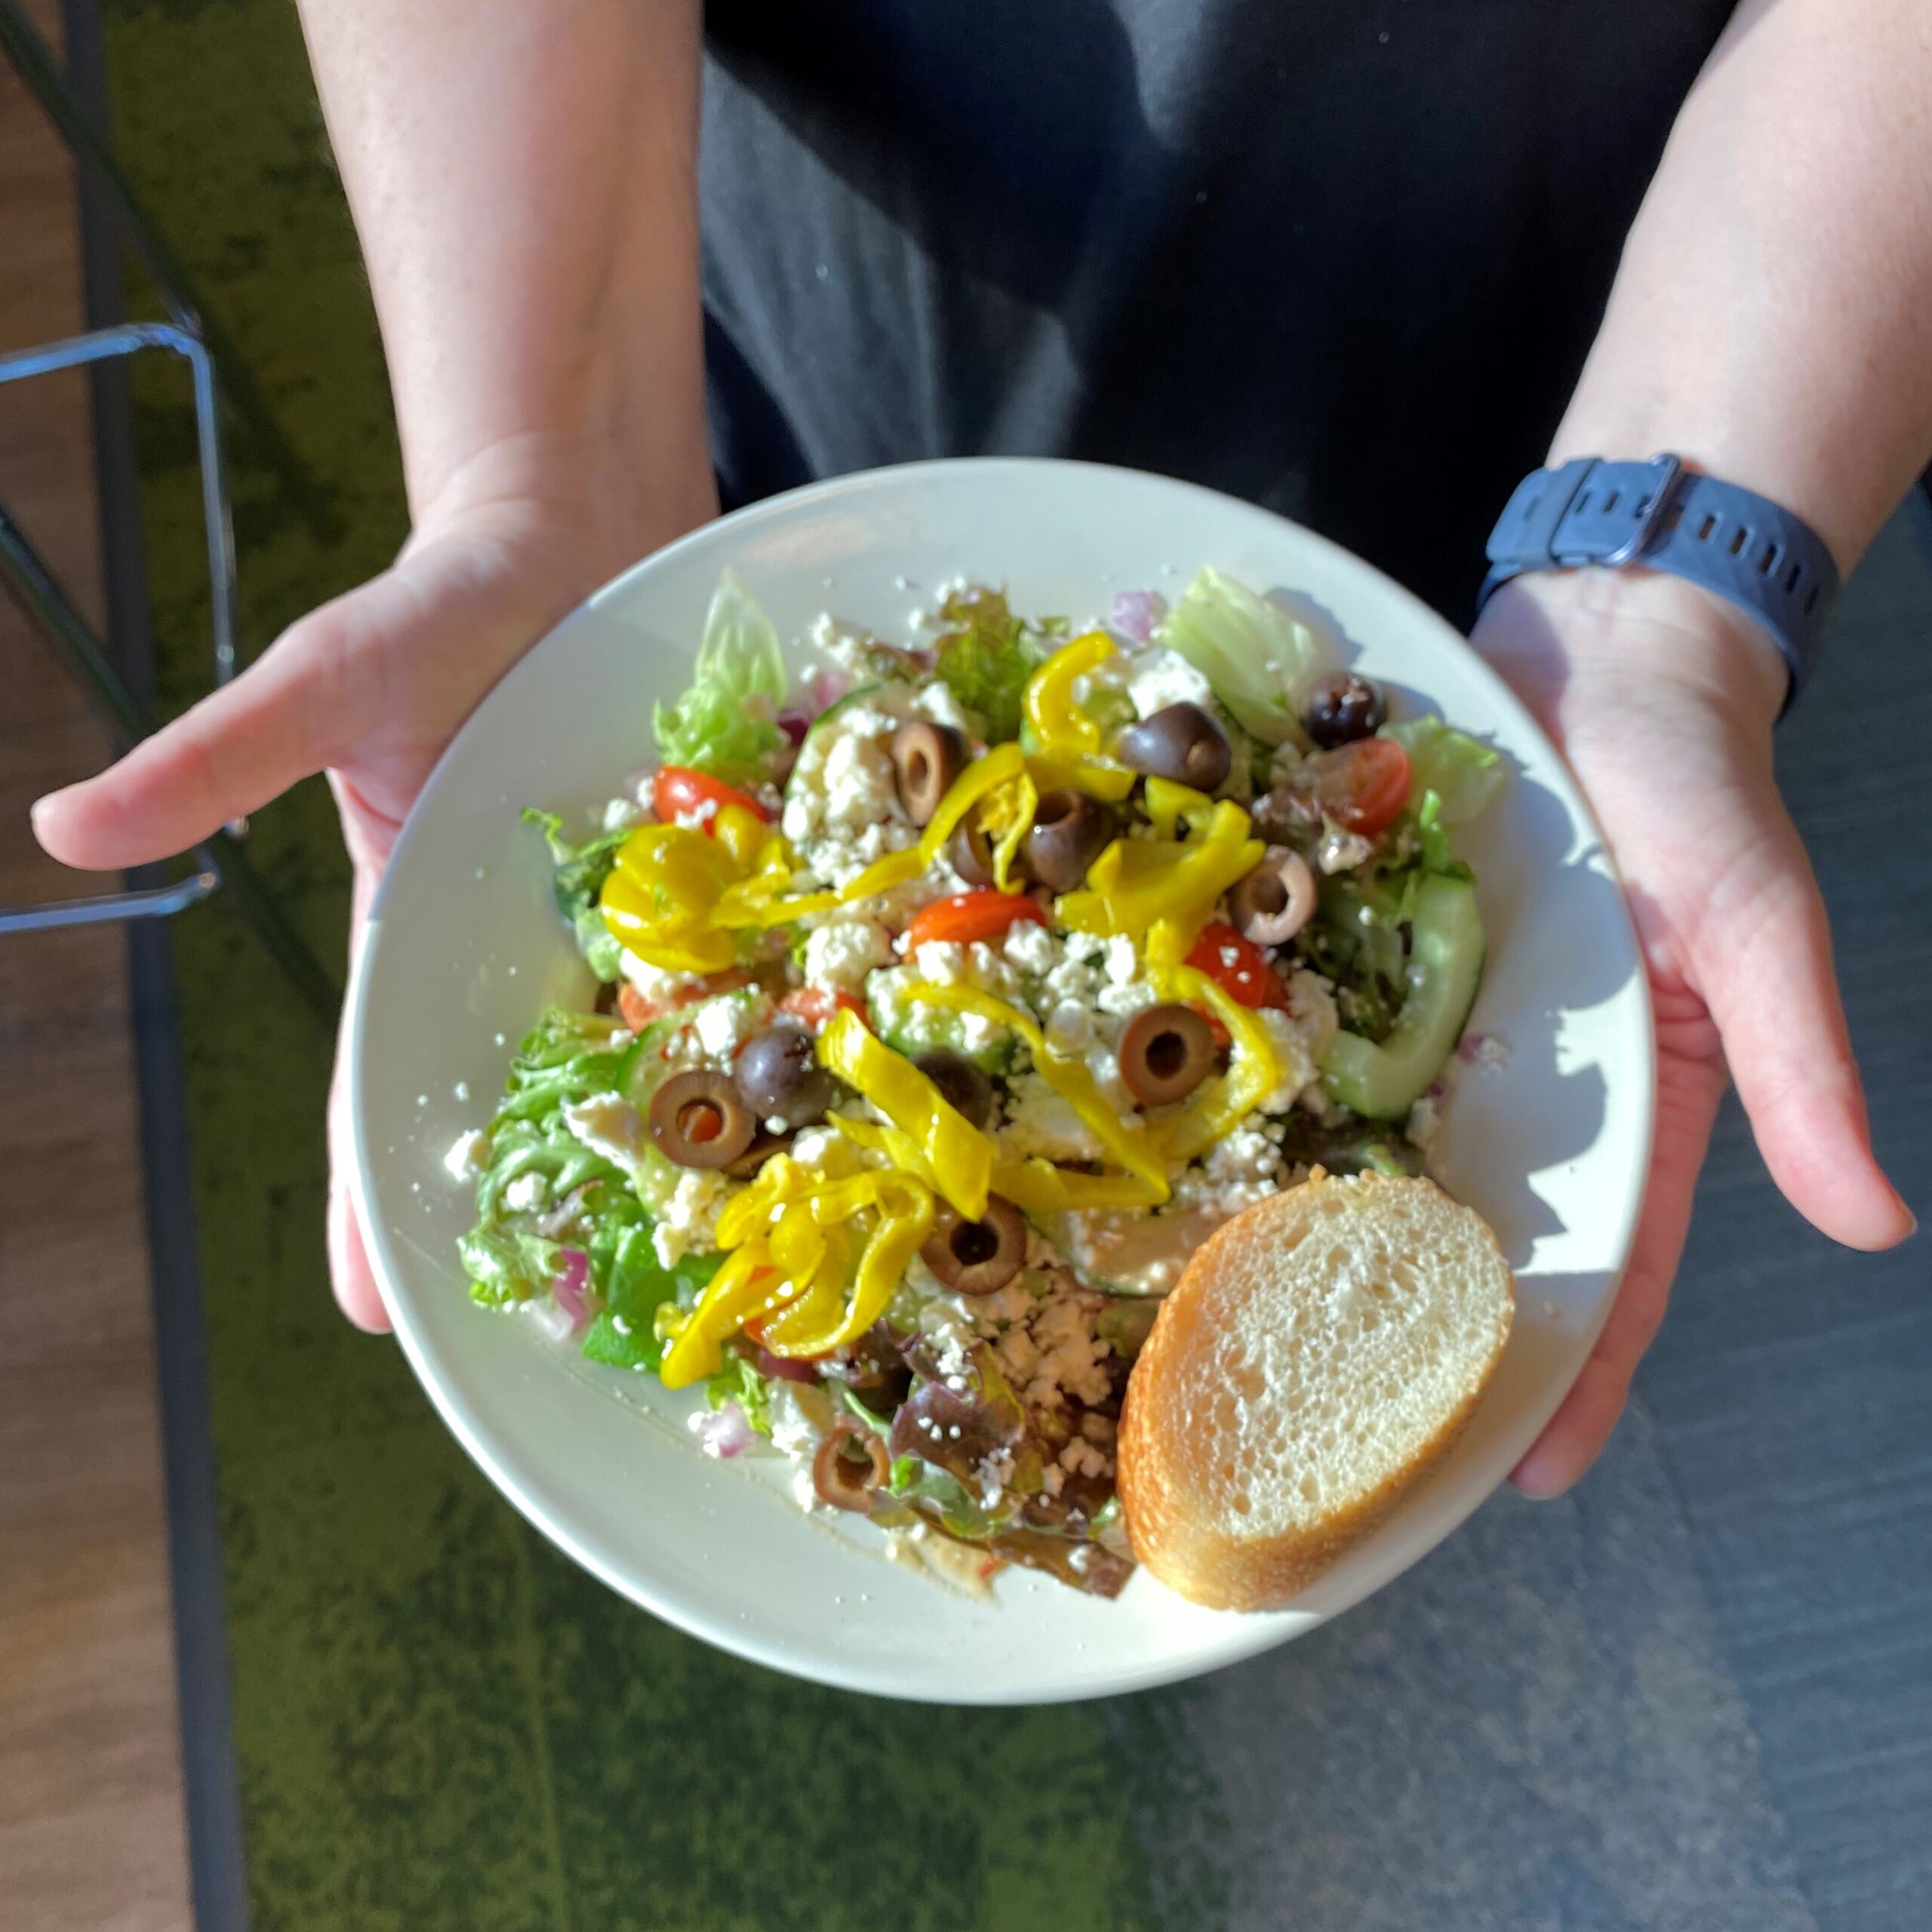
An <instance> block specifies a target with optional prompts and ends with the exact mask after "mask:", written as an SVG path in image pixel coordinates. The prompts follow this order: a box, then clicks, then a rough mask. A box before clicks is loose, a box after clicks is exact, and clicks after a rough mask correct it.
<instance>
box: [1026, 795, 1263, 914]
mask: <svg viewBox="0 0 1932 1932" xmlns="http://www.w3.org/2000/svg"><path fill="white" fill-rule="evenodd" d="M1178 789H1186V788H1185V787H1182V788H1178ZM1195 796H1196V797H1198V796H1199V794H1198V792H1197V793H1195ZM1249 829H1250V828H1249V824H1248V817H1247V813H1245V812H1244V811H1242V810H1241V808H1240V806H1238V805H1237V804H1233V803H1232V802H1231V801H1229V800H1227V799H1225V798H1224V799H1223V800H1222V801H1220V803H1219V804H1217V805H1215V806H1214V808H1212V810H1211V811H1208V812H1207V814H1205V816H1204V824H1203V828H1202V830H1201V834H1200V835H1199V836H1198V837H1197V838H1190V839H1187V840H1186V841H1177V840H1174V839H1166V838H1152V839H1150V838H1116V839H1115V841H1113V843H1112V844H1111V845H1109V847H1108V848H1106V851H1103V853H1102V854H1100V857H1098V858H1097V859H1096V860H1094V863H1093V864H1092V866H1090V867H1089V868H1088V873H1087V886H1086V889H1085V890H1084V891H1081V892H1068V893H1063V894H1061V896H1060V898H1059V899H1057V900H1055V902H1054V917H1055V918H1057V920H1058V921H1059V922H1060V924H1062V925H1063V926H1067V927H1069V928H1072V930H1073V931H1075V932H1087V933H1104V934H1116V933H1125V934H1129V935H1131V937H1134V938H1136V939H1138V938H1140V937H1141V936H1142V935H1143V934H1145V933H1146V931H1147V930H1148V928H1149V927H1151V926H1152V925H1153V924H1154V923H1155V921H1156V920H1160V919H1167V920H1170V921H1173V922H1174V924H1176V925H1177V926H1182V927H1185V926H1186V925H1188V924H1189V923H1190V922H1191V923H1192V926H1193V928H1194V930H1195V931H1197V932H1198V931H1199V929H1200V927H1201V924H1202V923H1203V922H1204V921H1205V920H1206V919H1207V917H1208V915H1209V914H1210V913H1211V912H1213V910H1214V902H1215V901H1216V900H1217V899H1219V898H1220V896H1221V894H1223V893H1224V892H1225V891H1227V889H1228V888H1229V887H1230V886H1231V885H1232V884H1235V882H1236V881H1238V880H1240V879H1242V878H1246V877H1247V875H1248V874H1249V873H1250V872H1252V871H1253V870H1254V868H1255V867H1256V866H1258V865H1259V864H1260V863H1261V860H1262V857H1263V854H1265V852H1266V849H1267V848H1266V847H1265V846H1264V845H1263V844H1262V842H1261V841H1260V839H1258V838H1251V837H1250V836H1249V835H1248V834H1249Z"/></svg>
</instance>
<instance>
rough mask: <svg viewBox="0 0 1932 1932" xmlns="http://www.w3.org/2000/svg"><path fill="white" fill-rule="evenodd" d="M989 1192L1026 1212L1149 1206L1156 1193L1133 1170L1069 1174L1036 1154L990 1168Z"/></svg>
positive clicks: (1061, 1211)
mask: <svg viewBox="0 0 1932 1932" xmlns="http://www.w3.org/2000/svg"><path fill="white" fill-rule="evenodd" d="M993 1192H995V1194H999V1195H1004V1196H1005V1197H1006V1198H1007V1199H1008V1200H1009V1201H1011V1202H1012V1203H1013V1204H1014V1206H1015V1207H1017V1208H1019V1209H1020V1211H1021V1212H1022V1213H1023V1214H1035V1215H1038V1214H1060V1213H1063V1212H1066V1211H1073V1212H1078V1211H1080V1210H1081V1209H1083V1208H1089V1207H1152V1206H1154V1205H1155V1203H1156V1202H1157V1201H1158V1199H1159V1198H1160V1197H1159V1196H1158V1195H1157V1194H1156V1193H1155V1191H1154V1189H1153V1188H1152V1186H1150V1185H1149V1183H1147V1182H1146V1181H1145V1180H1142V1179H1141V1178H1140V1176H1139V1175H1137V1174H1069V1173H1068V1172H1067V1171H1066V1169H1065V1168H1057V1167H1055V1166H1054V1164H1053V1163H1052V1162H1051V1161H1045V1160H1042V1159H1041V1158H1040V1157H1039V1156H1038V1155H1037V1154H1036V1155H1032V1156H1031V1157H1030V1158H1028V1159H1026V1160H1024V1161H1001V1162H1000V1164H998V1166H997V1167H995V1168H994V1169H993Z"/></svg>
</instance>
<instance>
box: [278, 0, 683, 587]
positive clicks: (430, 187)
mask: <svg viewBox="0 0 1932 1932" xmlns="http://www.w3.org/2000/svg"><path fill="white" fill-rule="evenodd" d="M302 14H303V26H304V30H305V32H306V35H307V37H308V41H309V48H310V51H311V54H312V59H313V61H314V64H315V75H316V81H317V85H318V89H319V91H320V93H321V100H322V106H323V109H324V112H325V116H326V118H327V120H328V128H329V132H330V136H331V140H332V142H333V144H334V149H335V153H336V157H337V164H338V165H339V167H340V170H341V174H342V178H343V184H344V186H345V187H346V189H347V192H348V195H349V205H350V208H351V209H352V212H353V214H354V215H355V222H356V227H357V231H358V235H360V237H361V242H362V246H363V251H364V254H365V259H366V260H367V263H368V272H369V279H370V285H371V289H372V291H373V293H374V298H375V304H376V310H377V319H378V321H379V322H380V326H381V329H382V335H383V347H384V349H385V351H386V354H387V356H388V359H389V374H390V380H391V383H392V388H393V390H394V392H395V408H396V417H397V421H398V428H399V429H400V432H401V441H402V451H403V460H404V467H405V476H406V478H407V481H408V491H409V500H410V504H411V511H412V513H413V515H414V516H415V517H416V518H417V520H418V521H419V522H420V521H422V520H423V518H425V517H426V516H429V515H442V514H446V513H447V512H449V511H450V510H451V509H453V508H454V509H469V508H471V507H472V506H474V505H475V503H476V502H478V501H479V500H484V501H487V500H489V498H490V497H491V495H492V494H494V493H496V492H498V491H503V490H505V489H512V488H513V489H515V490H516V491H520V492H525V493H528V491H531V490H533V489H534V490H536V491H547V490H549V489H552V488H555V490H557V491H558V492H559V493H560V494H564V495H565V496H566V497H570V496H572V495H574V494H576V493H577V492H580V491H584V490H585V487H586V485H589V489H588V491H587V494H589V496H590V497H592V499H594V503H595V514H596V515H597V517H598V519H599V521H600V524H601V525H602V526H603V527H602V528H600V530H599V531H598V532H597V533H595V534H596V536H597V537H598V540H599V545H598V547H599V548H600V549H601V550H603V551H605V552H608V555H609V561H610V562H611V567H612V568H615V566H616V565H617V564H618V563H620V562H623V561H628V560H629V558H630V557H632V556H634V555H636V554H637V549H638V545H639V544H640V543H645V542H655V541H658V540H661V539H662V537H663V536H665V535H667V534H671V531H672V529H673V528H683V527H685V526H686V525H688V524H690V523H691V522H694V521H697V520H699V519H700V518H701V517H702V516H703V515H705V514H706V512H707V509H708V508H709V502H710V492H711V481H710V467H709V455H708V452H707V448H706V436H705V426H704V416H703V337H702V331H701V325H700V308H699V298H698V280H697V277H698V270H697V209H696V192H695V174H696V153H697V100H698V72H699V50H700V38H699V36H700V9H699V7H698V5H697V0H414V4H412V5H408V6H406V7H397V6H395V5H392V3H391V0H303V5H302Z"/></svg>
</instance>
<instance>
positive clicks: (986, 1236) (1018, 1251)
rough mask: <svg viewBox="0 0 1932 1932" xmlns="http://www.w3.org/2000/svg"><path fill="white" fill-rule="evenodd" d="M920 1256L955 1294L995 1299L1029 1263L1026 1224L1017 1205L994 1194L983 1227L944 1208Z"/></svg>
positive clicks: (977, 1222) (988, 1204)
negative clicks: (994, 1294)
mask: <svg viewBox="0 0 1932 1932" xmlns="http://www.w3.org/2000/svg"><path fill="white" fill-rule="evenodd" d="M919 1253H920V1255H921V1257H922V1258H923V1260H924V1262H925V1264H926V1266H928V1268H930V1269H931V1270H932V1271H933V1272H934V1274H935V1275H937V1276H938V1277H939V1278H940V1282H941V1284H943V1286H945V1287H949V1288H950V1289H952V1291H953V1292H954V1293H955V1294H962V1295H989V1294H992V1293H993V1292H994V1291H995V1290H996V1289H999V1288H1003V1287H1005V1286H1006V1284H1007V1283H1008V1282H1009V1281H1011V1280H1012V1279H1013V1278H1014V1275H1017V1274H1018V1273H1019V1272H1020V1268H1021V1266H1022V1265H1023V1263H1024V1262H1025V1261H1026V1221H1025V1220H1024V1219H1023V1217H1022V1216H1021V1214H1020V1210H1019V1209H1018V1208H1017V1207H1014V1204H1013V1203H1012V1202H1011V1201H1005V1200H1002V1199H1001V1198H1000V1196H999V1195H997V1194H989V1195H987V1197H986V1214H985V1215H984V1217H983V1218H982V1219H980V1220H977V1221H969V1220H967V1219H966V1218H965V1217H964V1215H962V1214H955V1212H954V1211H952V1209H951V1208H950V1207H946V1208H942V1209H941V1210H940V1214H939V1217H938V1220H937V1223H936V1225H935V1226H934V1229H933V1231H932V1232H931V1234H930V1235H928V1236H927V1237H926V1244H925V1245H924V1247H922V1248H921V1249H920V1250H919Z"/></svg>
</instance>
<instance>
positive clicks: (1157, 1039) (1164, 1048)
mask: <svg viewBox="0 0 1932 1932" xmlns="http://www.w3.org/2000/svg"><path fill="white" fill-rule="evenodd" d="M1116 1051H1117V1052H1118V1055H1119V1059H1120V1077H1121V1079H1122V1080H1123V1081H1125V1082H1126V1083H1127V1091H1128V1092H1129V1093H1130V1094H1132V1095H1133V1096H1134V1098H1135V1099H1136V1100H1138V1101H1139V1102H1140V1103H1141V1105H1142V1106H1146V1107H1159V1106H1166V1105H1167V1103H1168V1102H1169V1101H1170V1100H1185V1099H1186V1097H1187V1096H1188V1095H1189V1094H1191V1093H1192V1092H1193V1091H1194V1090H1195V1088H1197V1087H1198V1086H1199V1085H1200V1084H1201V1081H1204V1080H1205V1079H1206V1078H1207V1076H1208V1075H1209V1074H1211V1073H1212V1072H1214V1035H1213V1034H1212V1033H1211V1032H1209V1030H1208V1027H1207V1021H1206V1020H1204V1019H1203V1018H1202V1017H1201V1015H1200V1014H1198V1013H1197V1012H1195V1010H1194V1008H1192V1007H1191V1006H1181V1005H1179V1004H1171V1005H1167V1006H1144V1007H1143V1008H1141V1009H1140V1011H1139V1012H1138V1013H1137V1014H1135V1015H1134V1017H1133V1018H1132V1019H1131V1020H1129V1021H1128V1023H1127V1024H1126V1025H1125V1026H1123V1027H1122V1028H1121V1033H1120V1044H1119V1046H1118V1048H1117V1049H1116Z"/></svg>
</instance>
